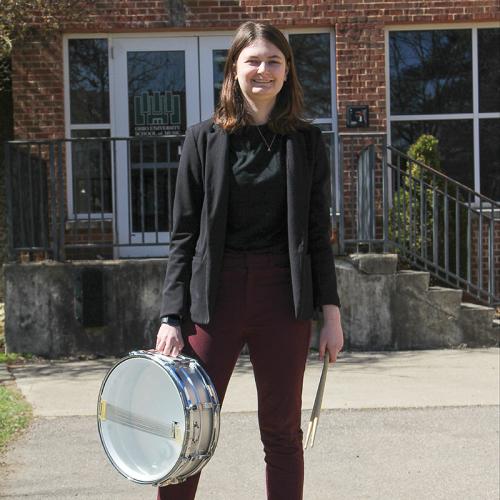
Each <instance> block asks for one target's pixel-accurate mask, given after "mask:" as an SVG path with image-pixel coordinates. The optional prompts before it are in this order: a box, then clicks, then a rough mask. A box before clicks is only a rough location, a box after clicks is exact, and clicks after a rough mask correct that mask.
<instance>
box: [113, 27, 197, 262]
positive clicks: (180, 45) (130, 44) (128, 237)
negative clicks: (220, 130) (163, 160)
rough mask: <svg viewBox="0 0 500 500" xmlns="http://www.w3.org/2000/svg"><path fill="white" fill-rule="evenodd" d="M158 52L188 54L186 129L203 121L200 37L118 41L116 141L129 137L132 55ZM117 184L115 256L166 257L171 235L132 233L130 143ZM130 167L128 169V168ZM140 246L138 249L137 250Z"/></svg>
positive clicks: (119, 158)
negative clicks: (200, 100)
mask: <svg viewBox="0 0 500 500" xmlns="http://www.w3.org/2000/svg"><path fill="white" fill-rule="evenodd" d="M154 51H184V53H185V79H186V125H187V126H188V127H189V126H191V125H193V124H195V123H197V122H198V121H199V118H200V109H199V98H198V93H199V88H200V87H199V72H198V71H197V65H198V41H197V38H196V37H165V38H134V37H132V38H115V39H114V40H113V65H112V67H113V79H112V80H113V86H112V87H111V85H110V91H111V92H112V94H113V95H112V101H113V109H112V116H113V120H112V122H111V134H112V137H129V135H130V133H129V132H130V124H129V99H128V74H127V53H128V52H154ZM114 162H115V165H116V169H115V177H116V178H115V180H114V182H115V183H116V188H115V189H114V193H116V200H115V207H116V213H115V218H114V221H115V225H116V229H115V231H116V235H117V239H118V241H117V242H118V245H119V246H118V247H117V248H116V250H115V256H116V257H118V258H134V257H163V256H165V255H166V253H167V251H166V248H167V246H168V243H169V235H170V233H169V232H167V231H162V232H159V233H158V243H160V244H154V245H153V244H151V245H147V244H146V245H145V244H144V243H156V233H153V232H145V233H142V232H135V233H134V232H133V230H132V199H131V163H130V157H129V152H128V151H127V143H126V142H125V141H119V142H117V144H116V158H114ZM124 166H126V168H124ZM134 245H136V246H134Z"/></svg>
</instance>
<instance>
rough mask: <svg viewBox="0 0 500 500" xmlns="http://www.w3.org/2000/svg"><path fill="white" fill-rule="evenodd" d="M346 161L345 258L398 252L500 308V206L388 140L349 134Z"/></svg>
mask: <svg viewBox="0 0 500 500" xmlns="http://www.w3.org/2000/svg"><path fill="white" fill-rule="evenodd" d="M346 136H347V137H348V138H349V140H348V141H346V140H345V139H346ZM349 149H350V150H349ZM339 155H340V160H341V161H340V162H339V175H340V180H341V184H340V185H341V186H342V195H341V196H340V198H339V201H340V203H341V205H340V210H339V249H340V253H342V254H345V253H349V252H352V251H396V252H397V253H398V254H399V255H400V256H401V258H402V259H403V260H405V261H406V262H408V263H410V264H411V266H412V267H414V268H417V269H422V270H425V271H429V272H430V273H431V275H433V276H435V277H436V278H437V279H438V280H439V281H440V282H442V283H446V284H448V285H451V286H454V287H457V288H461V289H463V290H464V291H466V292H467V293H468V294H469V295H470V296H473V297H475V298H476V299H477V300H479V301H481V302H483V303H487V304H490V305H496V304H500V286H499V285H500V283H499V282H500V277H499V266H498V263H499V262H500V245H499V244H498V241H499V240H500V203H498V202H495V201H494V200H491V199H489V198H487V197H485V196H483V195H481V194H480V193H477V192H475V191H474V190H472V189H470V188H468V187H467V186H464V185H463V184H461V183H459V182H457V181H455V180H453V179H451V178H449V177H447V176H446V175H444V174H443V173H442V172H438V171H437V170H434V169H432V168H430V167H428V166H426V165H424V164H422V163H421V162H418V161H416V160H413V159H412V158H410V157H408V156H407V155H405V154H404V153H402V152H400V151H398V150H397V149H395V148H393V147H392V146H387V145H386V141H385V136H384V135H383V134H341V135H340V138H339ZM346 172H347V173H348V174H349V177H347V178H346ZM495 241H496V244H495Z"/></svg>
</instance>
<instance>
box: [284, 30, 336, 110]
mask: <svg viewBox="0 0 500 500" xmlns="http://www.w3.org/2000/svg"><path fill="white" fill-rule="evenodd" d="M289 41H290V46H291V47H292V50H293V56H294V59H295V65H296V67H297V75H298V77H299V81H300V83H301V84H302V88H303V90H304V104H305V109H306V114H307V117H308V118H329V117H331V116H332V94H331V87H332V84H331V83H332V82H331V73H332V71H331V66H330V61H331V54H330V34H329V33H308V34H297V35H295V34H294V35H290V36H289Z"/></svg>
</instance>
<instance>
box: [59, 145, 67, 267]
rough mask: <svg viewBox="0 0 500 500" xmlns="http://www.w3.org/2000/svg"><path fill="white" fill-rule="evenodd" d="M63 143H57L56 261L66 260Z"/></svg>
mask: <svg viewBox="0 0 500 500" xmlns="http://www.w3.org/2000/svg"><path fill="white" fill-rule="evenodd" d="M63 144H64V142H63V141H58V142H57V147H58V150H57V191H58V193H59V195H58V203H59V244H58V246H59V255H58V259H57V260H61V261H64V260H66V255H65V245H64V230H65V227H64V226H65V220H64V219H65V217H64V210H65V207H64V205H65V196H64V183H63V156H62V148H63Z"/></svg>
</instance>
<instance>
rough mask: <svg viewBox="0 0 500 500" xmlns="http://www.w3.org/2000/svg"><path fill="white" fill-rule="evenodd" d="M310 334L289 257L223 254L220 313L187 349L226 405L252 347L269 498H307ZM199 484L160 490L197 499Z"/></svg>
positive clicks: (163, 499) (162, 495)
mask: <svg viewBox="0 0 500 500" xmlns="http://www.w3.org/2000/svg"><path fill="white" fill-rule="evenodd" d="M310 332H311V323H310V321H302V320H297V319H295V316H294V309H293V300H292V286H291V276H290V267H289V264H288V257H287V256H285V255H272V254H266V255H255V254H254V255H252V254H245V253H230V254H225V256H224V266H223V271H222V279H221V283H220V287H219V291H218V296H217V301H216V308H215V314H214V315H213V318H212V319H211V321H210V323H209V324H208V325H195V326H194V332H193V335H189V336H188V338H187V345H186V347H185V349H184V353H185V354H188V355H192V356H194V357H196V358H198V359H199V360H200V362H201V363H202V365H203V367H204V368H205V369H206V371H207V373H208V374H209V376H210V378H211V380H212V382H213V383H214V385H215V388H216V390H217V393H218V395H219V398H220V400H221V402H222V401H223V399H224V395H225V392H226V388H227V385H228V382H229V378H230V377H231V373H232V371H233V369H234V366H235V364H236V361H237V359H238V355H239V354H240V351H241V349H242V347H243V345H244V344H245V342H246V343H247V344H248V348H249V351H250V360H251V362H252V365H253V370H254V375H255V381H256V384H257V394H258V415H259V427H260V435H261V439H262V443H263V445H264V453H265V462H266V485H267V498H268V499H269V500H301V499H302V489H303V482H304V462H303V453H302V431H301V428H300V415H301V406H302V381H303V377H304V369H305V363H306V358H307V352H308V347H309V338H310ZM234 458H235V460H236V459H237V457H234ZM198 481H199V474H196V475H194V476H191V477H190V478H189V479H188V480H187V481H186V482H184V483H181V484H177V485H172V486H165V487H161V488H159V489H158V500H191V499H194V497H195V494H196V488H197V486H198Z"/></svg>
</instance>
